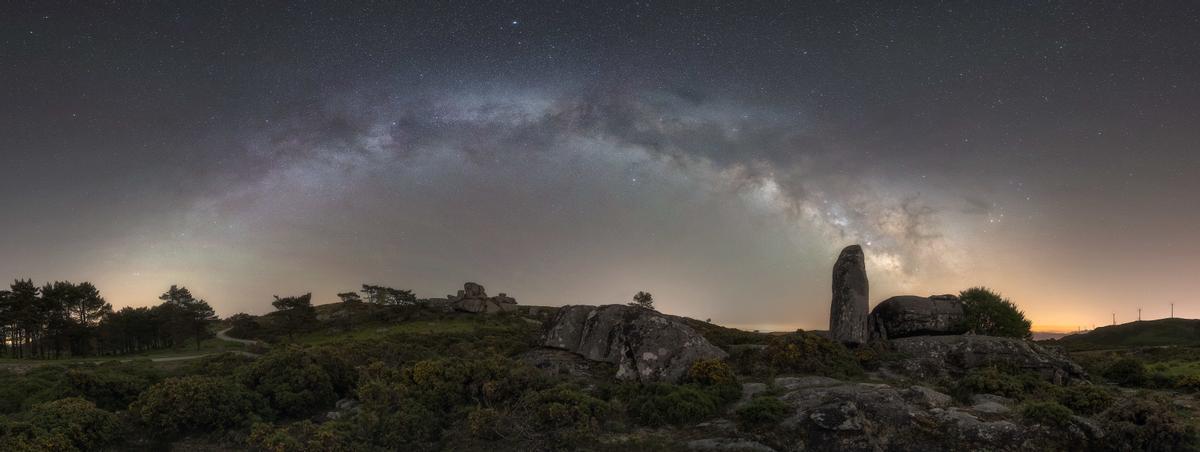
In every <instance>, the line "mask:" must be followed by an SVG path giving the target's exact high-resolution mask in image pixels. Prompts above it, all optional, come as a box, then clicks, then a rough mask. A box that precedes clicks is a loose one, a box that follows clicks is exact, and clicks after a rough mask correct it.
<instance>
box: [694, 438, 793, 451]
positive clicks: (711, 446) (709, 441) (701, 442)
mask: <svg viewBox="0 0 1200 452" xmlns="http://www.w3.org/2000/svg"><path fill="white" fill-rule="evenodd" d="M687 448H688V450H696V451H710V450H712V451H728V452H775V449H772V448H770V447H767V446H765V445H763V444H759V443H756V442H754V441H749V440H744V439H736V438H705V439H697V440H692V441H688V443H687Z"/></svg>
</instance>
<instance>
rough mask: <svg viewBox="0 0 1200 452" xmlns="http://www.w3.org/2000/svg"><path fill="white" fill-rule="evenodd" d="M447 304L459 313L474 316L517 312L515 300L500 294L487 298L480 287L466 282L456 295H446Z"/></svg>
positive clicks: (484, 291) (485, 292)
mask: <svg viewBox="0 0 1200 452" xmlns="http://www.w3.org/2000/svg"><path fill="white" fill-rule="evenodd" d="M446 299H447V300H448V304H449V305H450V306H451V307H452V308H453V309H454V310H455V311H459V312H471V313H476V314H497V313H501V312H512V311H516V310H517V300H516V299H515V298H513V297H510V296H508V295H507V294H505V293H503V292H501V293H500V295H497V296H495V297H489V296H488V295H487V291H486V290H484V288H483V286H482V285H479V284H476V283H473V282H468V283H466V284H463V288H462V290H460V291H458V294H457V295H446Z"/></svg>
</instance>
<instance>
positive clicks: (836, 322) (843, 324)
mask: <svg viewBox="0 0 1200 452" xmlns="http://www.w3.org/2000/svg"><path fill="white" fill-rule="evenodd" d="M868 295H869V293H868V283H867V267H866V261H865V259H864V257H863V251H862V247H860V246H858V245H850V246H847V247H846V248H845V249H843V250H842V253H841V255H839V256H838V259H837V262H836V263H834V264H833V301H832V303H830V306H829V338H830V339H833V340H835V341H838V342H841V343H843V344H851V345H854V344H862V343H864V342H867V339H869V335H868V330H867V311H868V309H869V307H870V303H869V302H868V298H867V297H868Z"/></svg>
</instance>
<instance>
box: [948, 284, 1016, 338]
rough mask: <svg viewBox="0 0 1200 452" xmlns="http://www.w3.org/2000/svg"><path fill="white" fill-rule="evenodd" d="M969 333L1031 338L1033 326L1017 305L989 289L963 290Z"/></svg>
mask: <svg viewBox="0 0 1200 452" xmlns="http://www.w3.org/2000/svg"><path fill="white" fill-rule="evenodd" d="M959 298H960V299H962V302H963V314H964V315H965V317H966V326H967V331H969V332H971V333H974V334H980V335H985V336H1004V337H1016V338H1022V339H1029V338H1031V337H1033V333H1031V332H1030V330H1029V329H1030V327H1031V326H1032V323H1031V322H1030V321H1029V319H1026V318H1025V313H1024V312H1021V310H1020V309H1017V305H1015V304H1013V302H1011V301H1009V300H1008V299H1006V298H1003V297H1001V296H1000V294H998V293H995V292H992V291H991V290H989V289H987V288H985V287H973V288H970V289H967V290H964V291H962V292H961V293H960V294H959Z"/></svg>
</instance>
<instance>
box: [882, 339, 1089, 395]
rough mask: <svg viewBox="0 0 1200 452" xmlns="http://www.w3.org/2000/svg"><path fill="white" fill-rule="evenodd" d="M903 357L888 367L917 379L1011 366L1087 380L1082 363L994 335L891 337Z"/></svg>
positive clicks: (1059, 380) (1063, 379) (1062, 379)
mask: <svg viewBox="0 0 1200 452" xmlns="http://www.w3.org/2000/svg"><path fill="white" fill-rule="evenodd" d="M890 344H891V347H892V348H893V349H894V350H895V351H896V352H898V353H899V354H900V355H901V356H903V358H901V359H899V360H895V361H891V362H886V363H884V364H883V365H884V367H886V368H887V370H889V371H892V372H895V373H898V374H902V375H906V376H908V377H911V378H916V379H931V378H947V377H960V376H962V375H963V374H964V373H966V372H967V371H969V370H971V369H976V368H980V367H987V366H1002V367H1011V368H1015V369H1017V370H1022V371H1029V372H1034V373H1037V374H1039V375H1041V376H1042V377H1043V378H1046V379H1047V380H1049V381H1052V382H1054V383H1055V384H1066V383H1069V382H1071V381H1074V380H1086V379H1087V373H1086V372H1084V370H1083V368H1082V367H1079V365H1078V364H1075V363H1074V362H1072V361H1071V360H1070V359H1067V358H1066V357H1065V356H1063V355H1061V354H1059V353H1058V352H1055V351H1053V350H1050V349H1047V348H1044V347H1042V346H1040V345H1037V344H1034V343H1032V342H1029V341H1025V340H1021V339H1016V338H1009V337H993V336H974V335H964V336H917V337H906V338H901V339H895V340H892V341H890Z"/></svg>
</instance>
